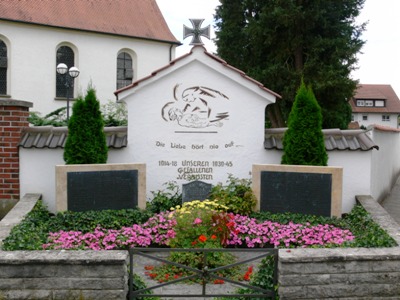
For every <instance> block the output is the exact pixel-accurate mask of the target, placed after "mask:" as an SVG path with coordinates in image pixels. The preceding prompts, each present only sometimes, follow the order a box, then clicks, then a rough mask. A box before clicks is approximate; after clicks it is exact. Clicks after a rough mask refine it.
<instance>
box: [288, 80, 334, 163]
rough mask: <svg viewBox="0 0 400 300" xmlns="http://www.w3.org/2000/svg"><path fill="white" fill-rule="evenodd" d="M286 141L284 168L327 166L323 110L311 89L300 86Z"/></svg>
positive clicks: (302, 84) (291, 113) (303, 85)
mask: <svg viewBox="0 0 400 300" xmlns="http://www.w3.org/2000/svg"><path fill="white" fill-rule="evenodd" d="M288 125H289V128H288V129H287V130H286V132H285V135H284V137H283V150H284V154H283V156H282V164H286V165H313V166H326V165H327V163H328V155H327V153H326V149H325V143H324V135H323V133H322V114H321V108H320V107H319V104H318V102H317V99H315V96H314V93H313V91H312V89H311V87H308V88H307V87H306V86H305V84H304V82H301V85H300V88H299V90H298V91H297V95H296V100H295V101H294V103H293V107H292V111H291V112H290V115H289V120H288Z"/></svg>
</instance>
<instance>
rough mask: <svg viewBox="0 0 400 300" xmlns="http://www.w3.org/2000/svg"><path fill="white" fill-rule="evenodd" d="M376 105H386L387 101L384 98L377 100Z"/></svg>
mask: <svg viewBox="0 0 400 300" xmlns="http://www.w3.org/2000/svg"><path fill="white" fill-rule="evenodd" d="M375 106H376V107H384V106H385V101H384V100H375Z"/></svg>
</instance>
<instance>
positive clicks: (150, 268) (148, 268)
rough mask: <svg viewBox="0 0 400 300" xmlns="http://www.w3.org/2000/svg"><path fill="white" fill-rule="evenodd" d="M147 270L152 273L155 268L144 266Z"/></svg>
mask: <svg viewBox="0 0 400 300" xmlns="http://www.w3.org/2000/svg"><path fill="white" fill-rule="evenodd" d="M144 269H145V270H148V271H151V270H153V269H154V266H144Z"/></svg>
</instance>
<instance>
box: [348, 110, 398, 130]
mask: <svg viewBox="0 0 400 300" xmlns="http://www.w3.org/2000/svg"><path fill="white" fill-rule="evenodd" d="M382 115H390V121H382ZM363 116H368V120H365V121H364V120H363ZM397 117H398V114H387V113H353V119H354V122H358V124H359V125H360V126H365V127H368V126H369V125H373V124H380V125H383V126H390V127H394V128H398V119H397Z"/></svg>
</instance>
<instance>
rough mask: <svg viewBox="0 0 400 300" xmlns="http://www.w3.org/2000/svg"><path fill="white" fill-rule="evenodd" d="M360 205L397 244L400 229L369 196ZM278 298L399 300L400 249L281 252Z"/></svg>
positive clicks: (360, 198) (283, 250)
mask: <svg viewBox="0 0 400 300" xmlns="http://www.w3.org/2000/svg"><path fill="white" fill-rule="evenodd" d="M357 201H358V202H360V203H361V204H362V205H363V206H364V207H365V208H366V209H367V210H368V211H369V212H370V213H371V215H372V217H373V219H374V220H375V221H376V222H377V223H378V224H379V225H380V226H381V227H383V228H384V229H385V230H386V231H387V232H388V233H389V234H390V235H391V236H392V237H393V238H394V239H395V240H396V242H397V243H398V244H400V235H399V230H398V229H399V226H398V224H397V223H396V222H395V221H394V220H393V219H392V218H391V217H390V216H389V215H388V213H387V212H386V211H385V210H384V209H383V208H382V207H381V206H380V205H379V204H378V203H377V202H376V201H375V200H374V199H373V198H372V197H369V196H358V197H357ZM278 270H279V271H278V272H279V275H278V276H279V295H280V299H281V300H283V299H327V298H335V299H399V295H400V247H392V248H371V249H367V248H354V249H353V248H347V249H343V248H337V249H281V250H279V264H278Z"/></svg>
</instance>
